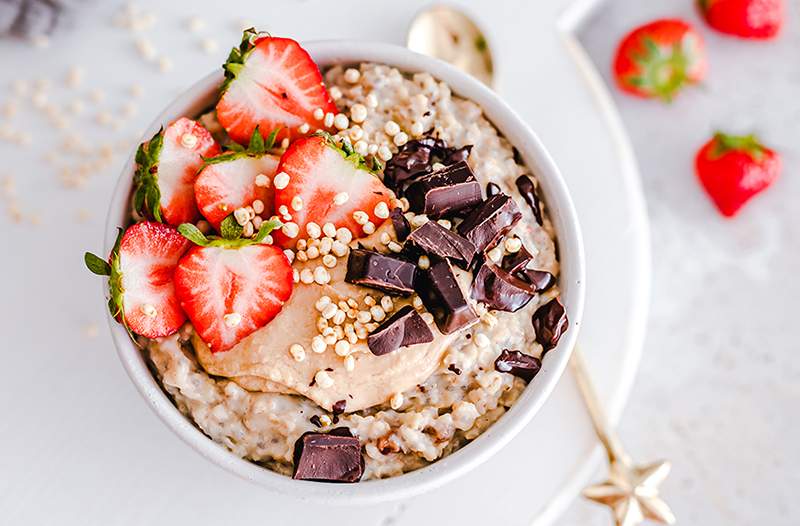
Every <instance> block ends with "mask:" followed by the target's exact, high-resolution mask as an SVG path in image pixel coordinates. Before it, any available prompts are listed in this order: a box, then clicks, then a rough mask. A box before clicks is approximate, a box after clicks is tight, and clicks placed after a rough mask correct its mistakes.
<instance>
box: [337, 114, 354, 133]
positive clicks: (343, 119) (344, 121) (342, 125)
mask: <svg viewBox="0 0 800 526" xmlns="http://www.w3.org/2000/svg"><path fill="white" fill-rule="evenodd" d="M333 125H334V126H335V127H336V129H338V130H346V129H347V128H348V127H349V126H350V119H348V118H347V115H345V114H344V113H337V114H336V116H335V117H334V118H333Z"/></svg>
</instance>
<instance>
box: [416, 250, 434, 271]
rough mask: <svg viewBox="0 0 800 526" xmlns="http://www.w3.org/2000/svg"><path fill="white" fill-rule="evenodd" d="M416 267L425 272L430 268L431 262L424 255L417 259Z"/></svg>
mask: <svg viewBox="0 0 800 526" xmlns="http://www.w3.org/2000/svg"><path fill="white" fill-rule="evenodd" d="M417 266H418V267H419V268H421V269H422V270H427V269H429V268H431V260H430V258H429V257H428V256H426V255H424V254H423V255H421V256H420V257H419V259H418V260H417Z"/></svg>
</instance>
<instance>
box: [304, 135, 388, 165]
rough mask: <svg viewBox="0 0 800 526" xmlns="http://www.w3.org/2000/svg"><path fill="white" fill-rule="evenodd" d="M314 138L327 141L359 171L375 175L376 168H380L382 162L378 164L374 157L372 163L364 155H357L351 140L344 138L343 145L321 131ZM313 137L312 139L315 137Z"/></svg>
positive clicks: (326, 142) (327, 143)
mask: <svg viewBox="0 0 800 526" xmlns="http://www.w3.org/2000/svg"><path fill="white" fill-rule="evenodd" d="M313 136H317V137H322V138H323V139H325V144H326V145H327V146H329V147H330V148H333V149H334V150H336V151H337V152H338V153H339V154H340V155H341V156H342V157H344V159H345V160H346V161H348V162H350V163H352V164H353V165H355V167H356V168H358V169H359V170H365V171H367V172H370V173H373V174H374V173H375V172H377V171H378V170H377V169H376V166H380V162H377V164H376V161H377V160H376V159H375V158H374V157H373V159H372V161H369V162H368V161H367V160H366V159H365V158H364V156H363V155H361V154H359V153H357V152H356V151H355V150H354V149H353V146H352V144H350V140H349V139H348V138H346V137H345V138H343V139H342V140H341V143H337V142H336V139H335V138H334V137H333V135H331V134H330V133H328V132H326V131H324V130H320V131H318V132H316V133H315V134H314V135H313ZM313 136H312V137H313Z"/></svg>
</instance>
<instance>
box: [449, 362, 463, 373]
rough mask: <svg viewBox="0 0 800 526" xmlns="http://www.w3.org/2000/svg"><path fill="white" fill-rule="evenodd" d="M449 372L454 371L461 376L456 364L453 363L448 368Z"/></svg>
mask: <svg viewBox="0 0 800 526" xmlns="http://www.w3.org/2000/svg"><path fill="white" fill-rule="evenodd" d="M447 370H448V371H452V372H453V373H455V374H456V375H460V374H461V369H460V368H458V367H456V364H454V363H451V364H450V365H448V366H447Z"/></svg>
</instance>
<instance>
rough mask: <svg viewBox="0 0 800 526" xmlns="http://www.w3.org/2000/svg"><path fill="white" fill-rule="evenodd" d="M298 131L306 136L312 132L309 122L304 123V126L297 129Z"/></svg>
mask: <svg viewBox="0 0 800 526" xmlns="http://www.w3.org/2000/svg"><path fill="white" fill-rule="evenodd" d="M297 131H298V132H300V133H302V134H303V135H305V134H306V133H308V132H309V131H311V126H309V125H308V123H307V122H304V123H303V124H301V125H300V126H298V127H297Z"/></svg>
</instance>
